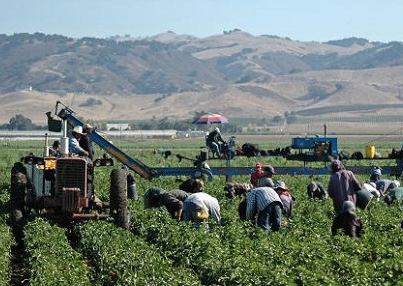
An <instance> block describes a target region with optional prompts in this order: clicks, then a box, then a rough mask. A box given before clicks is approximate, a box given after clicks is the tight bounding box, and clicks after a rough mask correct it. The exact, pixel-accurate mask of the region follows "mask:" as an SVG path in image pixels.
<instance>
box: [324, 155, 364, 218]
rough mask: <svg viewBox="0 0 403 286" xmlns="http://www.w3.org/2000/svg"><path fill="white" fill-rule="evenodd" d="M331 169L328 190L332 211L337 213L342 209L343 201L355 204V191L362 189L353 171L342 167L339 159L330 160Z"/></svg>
mask: <svg viewBox="0 0 403 286" xmlns="http://www.w3.org/2000/svg"><path fill="white" fill-rule="evenodd" d="M331 171H332V174H331V176H330V180H329V186H328V192H329V196H330V197H331V198H332V199H333V207H334V211H335V212H336V214H339V213H340V212H341V211H342V206H343V202H344V201H352V202H353V203H354V206H355V205H356V202H357V195H356V192H357V191H359V190H361V189H362V184H361V182H360V181H358V180H357V178H356V177H355V175H354V173H353V172H351V171H349V170H346V169H345V168H344V166H343V164H342V162H341V161H339V160H333V161H332V163H331Z"/></svg>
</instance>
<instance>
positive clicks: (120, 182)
mask: <svg viewBox="0 0 403 286" xmlns="http://www.w3.org/2000/svg"><path fill="white" fill-rule="evenodd" d="M109 195H110V213H111V215H112V216H113V218H114V220H115V224H116V225H117V226H120V227H122V228H125V229H129V227H130V213H129V209H128V207H127V176H126V173H125V171H124V170H119V169H114V170H112V172H111V186H110V193H109Z"/></svg>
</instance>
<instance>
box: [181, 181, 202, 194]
mask: <svg viewBox="0 0 403 286" xmlns="http://www.w3.org/2000/svg"><path fill="white" fill-rule="evenodd" d="M203 188H204V183H203V181H202V180H199V179H193V178H190V179H187V180H186V181H184V182H183V183H181V184H180V185H179V189H180V190H182V191H185V192H187V193H191V194H193V193H197V192H202V191H203Z"/></svg>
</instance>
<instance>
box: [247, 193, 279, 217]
mask: <svg viewBox="0 0 403 286" xmlns="http://www.w3.org/2000/svg"><path fill="white" fill-rule="evenodd" d="M246 200H247V206H246V219H247V220H252V219H254V218H255V216H256V214H257V213H258V212H261V211H263V210H264V209H265V208H266V207H267V206H268V205H269V204H271V203H273V202H279V203H280V204H281V208H283V203H282V202H281V199H280V197H279V195H278V194H277V192H276V191H275V190H273V189H272V188H270V187H260V188H255V189H252V190H250V191H249V192H248V193H247V194H246Z"/></svg>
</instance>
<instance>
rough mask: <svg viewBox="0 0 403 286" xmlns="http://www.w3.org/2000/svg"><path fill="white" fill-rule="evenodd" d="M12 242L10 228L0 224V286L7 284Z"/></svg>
mask: <svg viewBox="0 0 403 286" xmlns="http://www.w3.org/2000/svg"><path fill="white" fill-rule="evenodd" d="M12 242H13V239H12V235H11V232H10V228H9V227H8V226H7V225H6V224H0V285H7V284H8V280H9V269H10V249H11V245H12Z"/></svg>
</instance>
